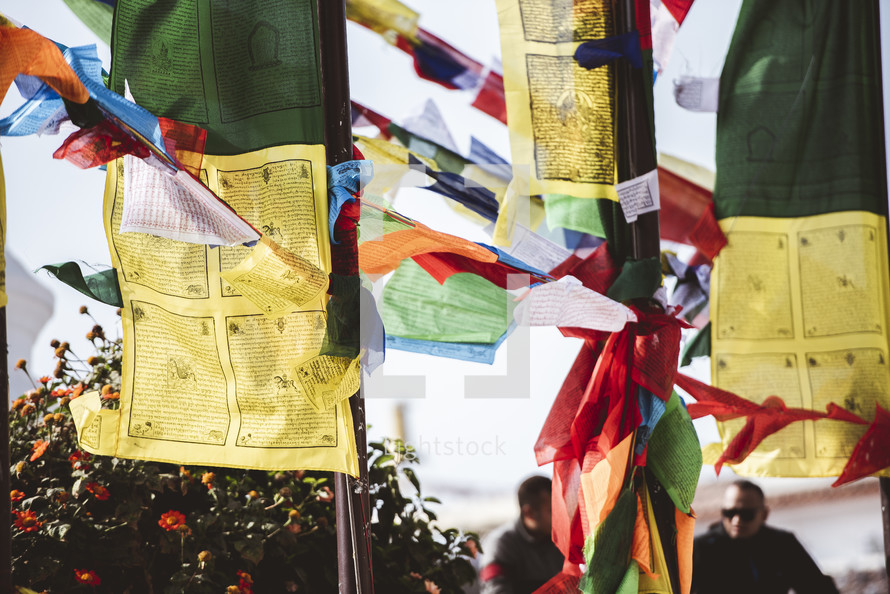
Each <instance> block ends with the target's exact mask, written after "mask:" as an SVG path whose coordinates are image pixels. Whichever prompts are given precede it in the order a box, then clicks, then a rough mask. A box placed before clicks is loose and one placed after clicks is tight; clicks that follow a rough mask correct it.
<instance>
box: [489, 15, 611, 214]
mask: <svg viewBox="0 0 890 594" xmlns="http://www.w3.org/2000/svg"><path fill="white" fill-rule="evenodd" d="M570 6H571V5H570ZM497 7H498V21H499V24H500V30H501V54H502V56H503V66H504V94H505V98H506V102H507V121H508V123H509V127H510V147H511V151H512V155H513V164H514V172H515V173H514V177H524V176H525V175H528V174H530V193H531V194H532V195H536V194H568V195H570V196H576V197H578V198H610V199H612V200H617V199H618V195H617V194H616V192H615V188H614V185H615V183H616V182H617V177H616V166H615V150H614V146H615V88H614V83H613V76H612V67H611V66H602V67H600V68H595V69H593V70H587V69H585V68H582V67H581V66H579V65H578V63H577V62H576V61H575V58H574V53H575V49H577V47H578V45H579V44H580V42H581V41H586V40H590V39H601V38H603V37H609V36H611V35H614V34H615V33H614V27H613V24H612V3H611V2H609V1H607V0H576V2H575V3H574V8H573V9H571V8H570V9H569V10H563V8H562V7H561V5H558V3H556V4H555V3H553V2H552V1H551V0H497ZM517 168H523V172H522V173H520V171H519V170H518V169H517ZM526 169H527V170H528V172H529V173H525V170H526Z"/></svg>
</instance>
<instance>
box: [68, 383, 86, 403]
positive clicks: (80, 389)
mask: <svg viewBox="0 0 890 594" xmlns="http://www.w3.org/2000/svg"><path fill="white" fill-rule="evenodd" d="M83 389H84V385H83V384H77V385H76V386H74V391H73V392H71V399H72V400H73V399H74V398H77V397H78V396H80V395H81V394H83Z"/></svg>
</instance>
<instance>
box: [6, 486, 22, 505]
mask: <svg viewBox="0 0 890 594" xmlns="http://www.w3.org/2000/svg"><path fill="white" fill-rule="evenodd" d="M24 498H25V494H24V493H22V492H21V491H19V490H18V489H13V490H12V491H10V492H9V500H10V501H12V502H13V503H14V502H16V501H21V500H22V499H24Z"/></svg>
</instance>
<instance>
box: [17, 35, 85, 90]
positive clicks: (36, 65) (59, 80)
mask: <svg viewBox="0 0 890 594" xmlns="http://www.w3.org/2000/svg"><path fill="white" fill-rule="evenodd" d="M0 54H2V55H3V59H2V60H0V100H2V99H3V97H5V96H6V91H7V90H8V89H9V86H10V85H11V84H12V81H14V80H15V77H16V76H18V75H19V74H30V75H32V76H36V77H38V78H40V79H41V80H43V82H45V83H46V84H48V85H49V86H50V87H52V89H53V90H54V91H56V92H57V93H58V94H59V95H61V96H62V97H64V98H65V99H69V100H71V101H73V102H75V103H86V102H87V99H89V98H90V94H89V92H88V91H87V88H86V87H85V86H83V83H82V82H80V79H79V78H77V75H76V74H75V73H74V70H72V69H71V66H69V65H68V63H67V62H65V58H64V57H63V56H62V52H61V51H59V48H58V47H56V44H54V43H53V42H52V41H50V40H49V39H47V38H46V37H43V36H42V35H40V34H39V33H37V32H35V31H32V30H30V29H17V28H15V27H0Z"/></svg>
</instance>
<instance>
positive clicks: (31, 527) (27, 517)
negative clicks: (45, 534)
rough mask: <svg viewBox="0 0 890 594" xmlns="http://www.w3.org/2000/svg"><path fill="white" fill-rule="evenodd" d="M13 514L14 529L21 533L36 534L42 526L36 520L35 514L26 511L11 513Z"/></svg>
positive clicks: (41, 523)
mask: <svg viewBox="0 0 890 594" xmlns="http://www.w3.org/2000/svg"><path fill="white" fill-rule="evenodd" d="M12 513H13V514H15V522H14V523H15V527H16V528H18V529H19V530H21V531H22V532H37V531H38V530H39V529H40V527H41V526H42V525H43V522H41V521H40V520H38V519H37V514H35V513H34V512H32V511H31V510H28V511H23V512H20V511H13V512H12Z"/></svg>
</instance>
